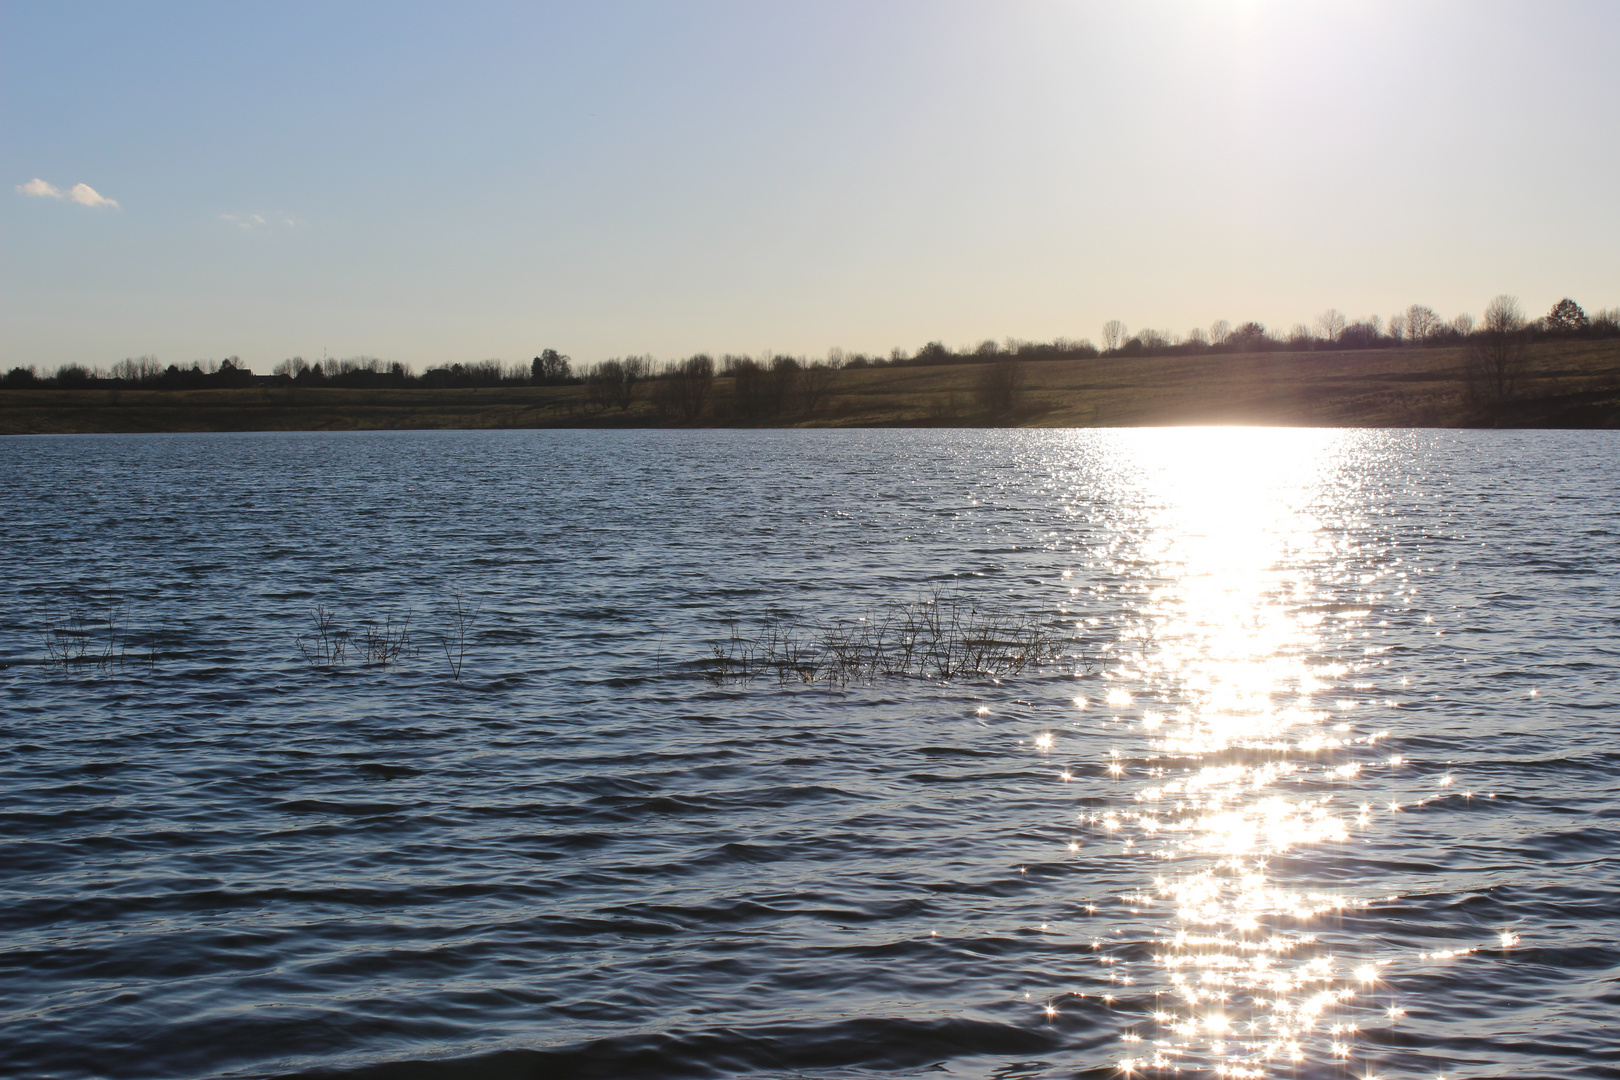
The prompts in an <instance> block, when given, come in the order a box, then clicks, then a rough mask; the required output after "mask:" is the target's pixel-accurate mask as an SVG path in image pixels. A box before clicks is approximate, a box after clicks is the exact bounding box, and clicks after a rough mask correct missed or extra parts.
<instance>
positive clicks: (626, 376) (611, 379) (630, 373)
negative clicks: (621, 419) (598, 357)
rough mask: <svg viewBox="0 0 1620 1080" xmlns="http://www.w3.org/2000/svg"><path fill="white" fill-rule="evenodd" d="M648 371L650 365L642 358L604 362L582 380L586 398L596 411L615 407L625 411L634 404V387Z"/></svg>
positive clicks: (592, 369)
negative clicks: (610, 406)
mask: <svg viewBox="0 0 1620 1080" xmlns="http://www.w3.org/2000/svg"><path fill="white" fill-rule="evenodd" d="M650 370H651V363H650V361H649V359H648V358H647V357H645V356H626V357H624V358H623V359H619V358H617V357H615V358H613V359H611V360H603V361H602V362H601V363H600V364H597V365H596V366H595V367H593V368H591V373H590V374H589V375H587V376H586V377H585V396H586V398H587V399H588V400H589V401H590V402H591V404H592V405H595V406H596V407H597V408H600V409H605V408H607V407H608V406H609V405H616V406H618V408H619V411H620V412H627V411H629V409H630V406H631V405H632V404H634V403H635V400H636V388H637V387H638V386H639V385H640V384H641V382H642V381H643V380H644V379H646V377H647V375H648V374H649V373H650Z"/></svg>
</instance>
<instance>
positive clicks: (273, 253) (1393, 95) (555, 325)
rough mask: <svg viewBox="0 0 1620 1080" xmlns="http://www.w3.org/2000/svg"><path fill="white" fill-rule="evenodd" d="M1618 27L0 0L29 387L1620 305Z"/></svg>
mask: <svg viewBox="0 0 1620 1080" xmlns="http://www.w3.org/2000/svg"><path fill="white" fill-rule="evenodd" d="M1617 46H1620V4H1615V3H1557V2H1539V3H1520V4H1506V3H1490V2H1477V0H1476V2H1457V3H1388V4H1381V3H1376V2H1365V0H1361V2H1347V3H1337V4H1335V3H1310V4H1307V3H1262V2H1239V0H1230V2H1213V0H1209V2H1198V0H1186V2H1181V3H1164V4H1153V3H1131V4H1124V3H1109V4H1090V3H1080V2H1067V3H1056V2H1051V3H1037V2H1031V3H1018V2H1012V3H988V2H981V3H951V2H940V0H930V2H915V3H904V2H896V3H885V2H881V0H875V2H864V3H847V4H843V3H837V2H816V3H804V4H795V3H788V2H772V3H763V4H762V3H681V4H675V3H663V4H651V3H628V2H626V3H614V2H602V3H579V4H557V5H544V4H515V5H503V4H484V5H477V4H458V5H436V6H428V5H411V4H402V3H389V4H371V3H359V2H356V3H346V4H330V3H322V4H298V3H286V2H279V3H275V4H262V5H256V4H250V3H232V4H164V3H147V4H85V3H71V2H64V3H50V4H33V3H27V4H25V3H14V2H7V3H5V4H4V6H3V7H0V86H3V91H0V95H3V96H0V162H3V164H4V180H5V186H4V188H0V195H3V196H4V198H0V206H3V207H4V209H3V211H0V245H3V248H0V250H3V262H0V274H3V278H0V287H3V293H4V295H3V297H0V305H3V306H0V317H3V319H4V331H3V336H0V350H3V353H0V364H3V365H4V366H6V367H9V366H12V365H15V364H23V365H27V364H34V365H37V366H38V367H40V368H41V369H50V368H54V367H55V366H57V365H59V364H62V363H67V362H77V363H85V364H91V365H107V364H110V363H112V362H114V361H116V360H118V359H121V358H123V357H125V356H132V355H139V354H144V353H152V354H156V355H158V356H159V357H160V358H161V359H162V360H164V361H165V362H170V361H178V362H189V361H191V360H193V359H199V358H218V357H222V356H225V355H229V354H237V355H240V356H241V357H243V359H244V360H246V361H247V362H248V363H249V364H250V365H252V366H253V367H254V368H255V370H258V371H268V370H269V369H270V367H271V366H273V365H274V364H275V363H276V362H277V361H278V360H280V359H283V358H285V357H288V356H292V355H295V354H297V355H303V356H306V357H318V356H320V355H322V353H323V352H325V353H329V354H330V355H332V356H350V355H356V354H371V355H377V356H382V357H385V358H388V359H394V360H401V361H405V362H407V363H410V364H413V365H414V366H415V367H416V368H417V369H418V370H420V369H422V368H424V367H426V366H428V365H430V364H437V363H443V362H450V361H456V360H478V359H486V358H501V359H504V360H507V361H509V362H510V361H522V360H525V359H527V358H528V357H530V356H533V355H534V354H535V353H537V352H538V351H539V350H540V349H541V348H543V347H548V346H550V347H555V348H559V349H561V350H563V351H564V352H567V353H570V354H571V355H573V356H574V357H575V358H576V359H577V360H582V361H586V362H589V361H593V360H598V359H602V358H604V357H607V356H611V355H620V354H624V353H632V352H634V353H652V354H654V355H655V356H658V357H659V358H663V359H669V358H674V357H678V356H682V355H687V354H689V353H692V352H695V351H699V350H703V351H709V352H714V353H722V352H759V351H761V350H764V349H773V350H776V351H779V352H794V353H803V354H810V355H818V354H822V353H825V351H826V350H827V349H828V348H830V347H834V346H837V347H842V348H845V349H848V350H856V349H859V350H865V351H871V352H887V351H888V350H889V349H890V348H891V347H895V346H899V347H903V348H907V349H915V348H916V347H918V346H919V345H921V344H922V343H924V342H926V341H928V340H931V339H941V340H944V341H945V342H946V343H948V344H953V345H958V344H971V343H974V342H977V341H979V340H982V339H984V338H996V339H1001V338H1004V337H1007V336H1014V337H1019V338H1026V339H1043V340H1044V339H1050V338H1052V337H1055V336H1060V335H1061V336H1068V337H1090V338H1092V339H1096V338H1098V336H1099V329H1098V328H1099V327H1100V325H1101V324H1102V322H1103V321H1104V320H1106V319H1110V318H1119V319H1122V320H1124V321H1125V322H1126V323H1127V324H1128V325H1129V326H1130V327H1131V328H1132V329H1136V328H1141V327H1153V328H1155V329H1159V330H1161V331H1169V332H1177V333H1184V332H1185V331H1186V330H1187V329H1188V328H1190V327H1192V326H1208V325H1209V323H1210V322H1211V321H1212V320H1214V319H1217V318H1227V319H1230V320H1232V321H1233V322H1238V321H1242V320H1247V319H1251V318H1252V319H1258V320H1260V321H1262V322H1265V323H1266V324H1268V325H1270V326H1273V327H1277V328H1286V327H1288V326H1290V325H1292V324H1293V323H1296V322H1309V321H1311V320H1312V319H1313V318H1314V316H1315V315H1316V314H1317V313H1318V312H1320V311H1322V310H1323V309H1325V308H1328V307H1337V308H1339V309H1341V310H1343V311H1345V312H1347V313H1348V314H1349V315H1351V316H1352V317H1357V316H1361V315H1370V314H1375V313H1376V314H1380V315H1383V316H1385V317H1387V316H1388V315H1389V314H1390V313H1391V312H1393V311H1395V310H1397V309H1399V308H1404V307H1405V306H1406V305H1408V304H1411V303H1425V304H1429V305H1430V306H1432V307H1434V308H1436V309H1437V310H1439V311H1440V313H1441V314H1442V315H1444V316H1446V317H1448V318H1449V317H1451V316H1453V315H1455V314H1457V313H1458V312H1461V311H1470V312H1473V313H1475V314H1477V313H1478V312H1479V311H1480V310H1481V309H1482V308H1483V307H1484V305H1485V303H1486V301H1487V300H1489V298H1490V297H1491V296H1493V295H1495V294H1497V293H1501V292H1508V293H1514V294H1516V295H1518V296H1519V297H1520V298H1521V299H1522V300H1523V302H1524V304H1525V306H1526V307H1527V308H1528V309H1531V310H1532V311H1536V312H1540V311H1544V310H1545V309H1546V308H1547V307H1549V306H1550V305H1551V304H1552V303H1553V302H1554V301H1556V300H1558V299H1559V298H1560V297H1562V296H1565V295H1569V296H1573V297H1575V298H1576V299H1577V300H1578V301H1580V302H1581V303H1583V304H1584V305H1586V306H1587V307H1588V308H1589V309H1592V308H1598V307H1607V306H1616V305H1620V258H1617V257H1616V254H1615V253H1616V252H1617V251H1620V199H1617V198H1616V196H1615V192H1617V191H1620V139H1617V138H1616V136H1615V133H1616V132H1617V131H1620V77H1617V76H1616V74H1615V68H1614V64H1613V57H1614V55H1615V54H1616V47H1617ZM35 180H40V181H43V185H45V186H39V185H33V183H32V182H33V181H35ZM80 184H82V185H85V188H84V189H80V190H79V191H78V197H77V198H75V197H73V195H72V193H73V192H74V185H80ZM86 190H87V191H89V192H90V193H91V194H92V195H94V196H98V197H100V198H101V199H105V200H111V201H114V202H116V206H113V205H108V204H99V205H97V204H94V199H92V197H91V195H86V194H85V191H86Z"/></svg>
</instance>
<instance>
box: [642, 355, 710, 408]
mask: <svg viewBox="0 0 1620 1080" xmlns="http://www.w3.org/2000/svg"><path fill="white" fill-rule="evenodd" d="M713 386H714V358H713V357H711V356H708V355H707V354H705V353H698V354H697V355H696V356H689V357H687V358H686V359H685V360H682V361H680V362H679V363H675V364H671V365H670V366H669V369H668V370H667V371H665V372H664V378H663V380H662V381H661V382H660V383H659V385H658V386H657V387H656V388H655V392H654V397H655V400H656V402H657V404H658V408H659V411H660V412H663V413H665V414H666V415H671V416H679V417H681V418H682V419H683V420H696V419H697V418H698V417H699V416H701V415H702V414H703V406H704V403H705V402H707V401H708V399H709V391H710V389H711V388H712V387H713Z"/></svg>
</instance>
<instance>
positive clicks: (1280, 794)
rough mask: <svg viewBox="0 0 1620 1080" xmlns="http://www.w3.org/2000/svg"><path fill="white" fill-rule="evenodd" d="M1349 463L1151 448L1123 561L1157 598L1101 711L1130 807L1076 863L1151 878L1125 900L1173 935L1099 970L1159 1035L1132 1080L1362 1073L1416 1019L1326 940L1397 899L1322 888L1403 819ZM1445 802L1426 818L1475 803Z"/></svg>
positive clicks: (1142, 613)
mask: <svg viewBox="0 0 1620 1080" xmlns="http://www.w3.org/2000/svg"><path fill="white" fill-rule="evenodd" d="M1353 444H1354V437H1353V436H1345V435H1342V434H1335V433H1330V432H1296V433H1291V435H1290V436H1289V437H1282V436H1279V433H1277V432H1250V431H1243V430H1240V429H1231V430H1225V431H1200V430H1192V429H1189V430H1186V431H1183V432H1179V433H1163V438H1161V439H1160V440H1159V441H1158V442H1156V443H1152V444H1147V443H1138V444H1136V448H1137V454H1136V459H1135V461H1134V462H1133V466H1134V476H1135V482H1136V483H1139V484H1140V485H1142V488H1143V494H1145V495H1146V496H1147V499H1146V502H1147V505H1148V506H1150V507H1151V509H1150V511H1149V514H1148V517H1147V519H1146V520H1144V521H1143V522H1142V523H1141V529H1140V533H1139V546H1138V551H1136V552H1134V553H1129V554H1130V557H1131V558H1132V559H1134V560H1135V565H1137V566H1139V567H1146V568H1148V569H1147V570H1146V571H1145V573H1146V574H1147V575H1148V576H1147V577H1146V579H1145V581H1144V582H1143V591H1142V596H1143V599H1142V601H1141V603H1140V604H1139V606H1138V608H1137V616H1138V617H1137V619H1136V622H1135V623H1134V625H1132V626H1131V627H1130V628H1129V632H1128V633H1127V634H1126V635H1125V636H1124V639H1123V640H1122V641H1121V642H1119V644H1118V645H1117V646H1116V647H1115V648H1114V649H1113V651H1112V654H1111V656H1110V657H1109V663H1108V666H1107V670H1106V671H1105V672H1104V673H1103V675H1102V678H1104V679H1106V680H1108V681H1109V686H1108V688H1107V689H1106V690H1105V691H1104V692H1103V696H1102V701H1101V702H1100V705H1101V707H1102V709H1103V710H1106V712H1107V713H1108V718H1107V719H1106V720H1105V721H1103V722H1105V723H1109V724H1111V725H1113V726H1114V727H1115V728H1116V730H1118V731H1119V732H1120V733H1121V736H1122V737H1121V739H1120V741H1119V742H1118V744H1117V745H1116V746H1115V747H1114V748H1113V749H1112V750H1111V751H1110V753H1109V755H1108V757H1107V758H1106V759H1105V760H1103V761H1102V762H1101V763H1100V767H1101V768H1102V769H1103V770H1104V771H1105V773H1106V774H1107V775H1108V776H1111V777H1113V778H1115V779H1116V780H1117V781H1118V782H1120V783H1121V784H1123V785H1125V789H1124V790H1122V792H1121V796H1122V797H1121V798H1120V799H1119V800H1118V802H1119V803H1120V805H1119V806H1118V807H1117V808H1115V809H1112V810H1091V811H1089V812H1086V813H1082V814H1081V815H1080V818H1079V821H1078V823H1077V824H1078V826H1079V828H1080V829H1081V830H1084V831H1086V832H1089V833H1090V834H1091V835H1090V837H1089V838H1086V837H1082V840H1081V841H1071V844H1070V848H1071V850H1078V848H1079V844H1080V842H1082V841H1083V842H1086V843H1087V844H1093V843H1101V844H1113V845H1117V849H1118V852H1119V854H1120V856H1121V857H1122V858H1125V857H1128V858H1134V859H1138V860H1142V861H1143V866H1144V879H1143V882H1142V885H1141V886H1140V887H1139V888H1138V889H1137V890H1136V891H1135V892H1133V893H1130V894H1127V895H1124V896H1122V897H1120V900H1121V901H1122V902H1124V903H1125V904H1127V905H1128V906H1129V909H1130V910H1131V911H1132V912H1138V913H1142V914H1145V915H1148V916H1150V917H1152V918H1155V919H1156V920H1157V922H1156V926H1155V929H1154V931H1153V932H1154V933H1155V934H1156V935H1157V937H1156V943H1155V945H1154V947H1153V948H1152V949H1151V950H1150V955H1147V956H1143V957H1138V958H1135V959H1130V960H1127V961H1124V962H1121V961H1120V959H1119V958H1117V957H1099V959H1104V960H1106V961H1107V962H1108V967H1109V971H1108V974H1107V981H1108V982H1110V983H1111V984H1115V985H1129V984H1130V983H1131V982H1133V981H1135V982H1139V983H1140V984H1142V985H1143V986H1145V987H1151V988H1153V990H1152V992H1151V993H1149V994H1147V995H1146V996H1145V998H1143V1000H1148V1001H1149V1002H1150V1004H1149V1006H1148V1009H1147V1011H1146V1013H1145V1015H1139V1016H1137V1017H1127V1023H1126V1030H1125V1031H1124V1032H1123V1035H1122V1038H1123V1040H1124V1043H1125V1046H1126V1050H1125V1052H1124V1053H1122V1055H1121V1056H1120V1058H1119V1059H1118V1064H1119V1066H1120V1068H1121V1069H1123V1070H1124V1071H1126V1072H1127V1073H1134V1072H1147V1073H1150V1074H1151V1073H1154V1072H1168V1071H1180V1070H1183V1069H1189V1068H1195V1069H1200V1070H1202V1069H1208V1070H1211V1071H1213V1072H1214V1073H1216V1074H1217V1075H1220V1076H1229V1077H1259V1076H1268V1075H1274V1074H1276V1073H1280V1072H1283V1071H1293V1070H1297V1069H1298V1068H1299V1067H1300V1065H1301V1063H1302V1062H1307V1061H1314V1062H1318V1063H1338V1064H1341V1065H1342V1064H1344V1063H1346V1062H1355V1061H1360V1062H1362V1063H1363V1064H1365V1053H1366V1047H1367V1044H1366V1042H1365V1041H1364V1039H1363V1034H1364V1032H1365V1031H1366V1030H1367V1029H1368V1028H1369V1027H1372V1026H1380V1025H1388V1024H1391V1023H1395V1022H1396V1021H1397V1019H1398V1018H1399V1017H1400V1015H1401V1014H1402V1013H1403V1012H1404V1009H1402V1008H1401V1006H1400V1004H1399V1003H1398V1002H1396V1001H1394V1000H1393V999H1392V998H1391V988H1390V986H1389V985H1388V983H1387V980H1386V978H1385V971H1386V968H1387V965H1388V964H1389V963H1390V962H1391V960H1390V958H1389V957H1380V956H1369V955H1364V954H1363V953H1364V951H1365V950H1363V952H1362V953H1358V954H1357V955H1353V956H1352V955H1340V954H1337V953H1336V952H1335V951H1334V948H1333V947H1331V946H1330V944H1329V943H1328V942H1326V941H1324V940H1323V936H1325V935H1327V936H1332V937H1333V938H1334V940H1336V941H1337V942H1338V944H1339V947H1340V948H1344V947H1345V945H1346V938H1345V935H1344V934H1343V933H1342V927H1343V922H1344V920H1345V919H1346V918H1350V917H1354V916H1355V914H1356V913H1357V912H1359V911H1361V910H1362V909H1365V908H1367V907H1369V906H1370V905H1372V904H1374V903H1376V902H1378V901H1381V900H1384V899H1386V898H1385V897H1367V896H1360V895H1357V893H1356V891H1355V889H1354V883H1353V881H1351V882H1350V883H1349V885H1348V886H1347V887H1346V888H1345V889H1342V890H1341V889H1339V888H1337V887H1327V886H1325V885H1322V884H1321V881H1322V880H1323V879H1326V880H1339V879H1342V878H1343V876H1344V875H1343V874H1335V873H1333V864H1334V863H1335V861H1339V862H1342V861H1343V859H1342V856H1343V853H1344V852H1345V851H1346V849H1347V845H1350V844H1352V843H1354V842H1356V841H1357V840H1358V838H1363V837H1365V836H1366V835H1367V834H1368V833H1369V831H1371V830H1376V829H1379V828H1382V827H1387V826H1388V824H1389V822H1390V820H1391V818H1392V816H1393V815H1395V814H1396V813H1398V812H1400V811H1401V810H1403V809H1404V808H1403V807H1402V806H1401V804H1400V802H1399V800H1398V799H1396V800H1388V799H1381V798H1378V797H1377V796H1376V794H1373V793H1371V792H1373V791H1375V789H1376V786H1377V782H1378V780H1379V779H1380V778H1381V777H1385V776H1389V775H1391V774H1392V773H1393V771H1394V770H1396V769H1398V768H1399V767H1400V766H1401V765H1402V764H1403V762H1402V760H1401V759H1400V758H1399V757H1395V756H1390V755H1388V753H1387V751H1386V750H1385V749H1383V748H1381V747H1380V746H1379V743H1380V741H1381V740H1382V739H1383V738H1385V735H1386V733H1384V732H1381V731H1370V730H1361V729H1360V727H1359V726H1358V725H1357V724H1356V723H1355V718H1356V713H1357V708H1358V700H1359V699H1358V696H1357V695H1358V693H1359V694H1360V695H1365V693H1366V692H1367V691H1368V690H1370V689H1373V688H1374V685H1375V684H1374V682H1372V681H1362V682H1356V681H1354V680H1355V679H1357V677H1358V676H1360V677H1362V678H1364V679H1365V677H1366V672H1367V671H1369V670H1371V669H1373V668H1375V667H1376V666H1379V665H1381V664H1383V663H1384V662H1385V661H1383V660H1382V659H1381V658H1380V657H1381V655H1382V652H1383V651H1384V650H1383V649H1382V648H1379V647H1376V646H1375V645H1374V644H1373V643H1372V640H1371V639H1372V637H1373V636H1374V635H1373V633H1372V631H1371V630H1370V629H1369V628H1368V626H1367V622H1368V620H1370V619H1371V618H1372V617H1373V612H1374V610H1375V607H1376V600H1377V599H1378V598H1379V596H1380V593H1379V590H1380V589H1383V588H1385V587H1386V586H1384V585H1383V584H1381V573H1380V571H1379V570H1378V569H1373V570H1369V569H1368V559H1367V558H1366V557H1365V556H1362V555H1360V554H1359V553H1356V552H1354V551H1352V550H1350V549H1349V548H1348V547H1347V546H1346V541H1345V540H1344V539H1343V537H1344V536H1345V535H1346V533H1347V530H1346V529H1344V528H1343V524H1344V522H1343V520H1342V517H1343V514H1344V512H1345V508H1344V507H1342V506H1337V505H1335V504H1334V498H1335V492H1336V490H1337V489H1338V487H1339V486H1340V485H1342V484H1344V483H1346V481H1345V479H1344V476H1345V472H1346V470H1345V465H1346V463H1347V459H1348V455H1350V454H1353V452H1354V445H1353ZM1324 513H1327V514H1334V515H1338V517H1339V518H1340V520H1339V521H1338V526H1339V527H1336V528H1332V529H1330V528H1326V527H1324V525H1323V523H1322V521H1320V520H1319V515H1321V514H1324ZM1126 554H1127V553H1125V552H1122V551H1115V552H1114V553H1113V557H1114V558H1115V559H1123V557H1124V556H1125V555H1126ZM1364 639H1365V642H1366V643H1365V644H1363V640H1364ZM1082 700H1083V699H1076V704H1077V705H1079V704H1081V703H1082ZM1382 704H1383V705H1384V706H1385V707H1393V706H1395V705H1396V703H1395V702H1394V701H1390V700H1387V699H1386V700H1384V701H1383V702H1382ZM1044 738H1045V739H1046V741H1045V742H1044V743H1041V746H1042V747H1043V748H1050V746H1051V737H1050V736H1049V735H1046V736H1044ZM1453 782H1454V778H1453V777H1452V776H1451V774H1450V773H1449V772H1448V773H1446V774H1445V776H1444V777H1443V778H1441V779H1440V780H1439V781H1438V783H1439V789H1440V790H1439V793H1437V794H1436V795H1433V796H1429V797H1428V798H1427V799H1426V800H1425V801H1432V800H1433V799H1436V798H1447V797H1459V796H1460V793H1456V792H1451V791H1450V790H1449V789H1450V788H1451V786H1452V785H1453ZM1375 807H1377V809H1375ZM1301 865H1307V866H1309V867H1310V868H1311V869H1308V870H1305V871H1300V870H1298V869H1297V867H1299V866H1301ZM1389 899H1392V898H1389ZM1335 929H1338V930H1341V932H1340V933H1337V934H1333V935H1329V931H1332V930H1335ZM1351 943H1352V945H1353V939H1351ZM1466 951H1468V950H1457V951H1454V952H1452V953H1450V954H1449V955H1462V954H1464V953H1465V952H1466ZM1430 958H1434V959H1440V958H1441V954H1440V953H1432V954H1424V956H1423V959H1425V960H1428V959H1430Z"/></svg>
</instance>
